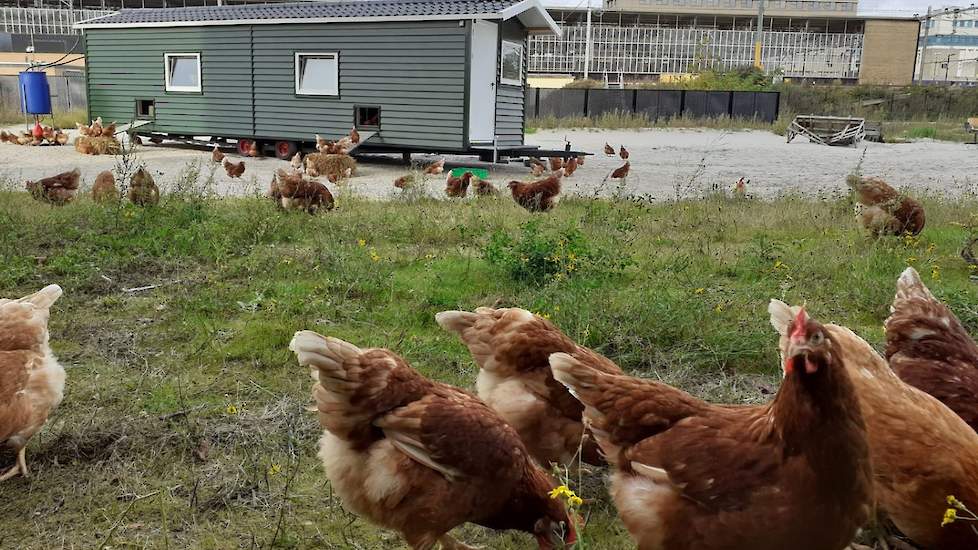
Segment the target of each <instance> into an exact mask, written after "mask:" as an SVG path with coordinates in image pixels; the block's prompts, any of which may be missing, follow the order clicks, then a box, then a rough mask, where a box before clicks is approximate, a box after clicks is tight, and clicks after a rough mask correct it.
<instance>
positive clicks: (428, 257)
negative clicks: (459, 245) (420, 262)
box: [424, 254, 435, 260]
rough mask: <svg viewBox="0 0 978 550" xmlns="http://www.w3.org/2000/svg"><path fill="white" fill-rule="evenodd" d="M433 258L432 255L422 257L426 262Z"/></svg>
mask: <svg viewBox="0 0 978 550" xmlns="http://www.w3.org/2000/svg"><path fill="white" fill-rule="evenodd" d="M434 257H435V255H434V254H425V256H424V259H426V260H430V259H432V258H434Z"/></svg>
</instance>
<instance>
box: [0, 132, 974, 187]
mask: <svg viewBox="0 0 978 550" xmlns="http://www.w3.org/2000/svg"><path fill="white" fill-rule="evenodd" d="M565 138H566V139H568V140H570V141H571V143H572V145H573V147H574V149H577V150H584V151H588V152H593V153H595V155H594V156H593V157H589V159H588V161H587V162H586V163H585V166H583V167H582V168H580V169H578V171H577V173H575V174H574V176H573V177H571V178H566V179H565V180H564V189H565V191H566V192H576V193H581V194H588V195H590V194H592V193H594V192H595V189H596V188H597V187H598V186H601V185H602V180H603V179H604V178H605V177H606V176H607V175H608V174H609V173H610V172H611V170H613V169H614V168H616V167H618V166H619V165H620V164H621V160H620V159H618V157H606V156H605V155H604V154H603V153H602V150H603V147H604V144H605V142H609V143H611V144H612V145H614V146H615V147H616V148H617V146H618V145H619V144H624V145H625V147H626V148H628V149H629V151H630V152H631V159H630V160H631V162H632V169H631V174H630V176H629V177H628V179H627V181H626V183H625V186H624V192H625V193H628V194H635V195H649V196H652V197H654V198H657V199H664V198H671V197H674V196H675V195H676V193H677V188H678V189H679V190H680V192H681V193H682V194H683V195H686V196H688V195H695V194H699V193H703V192H704V191H707V190H709V189H710V188H711V186H713V185H716V186H719V187H720V188H727V189H729V188H731V187H732V186H733V183H734V182H735V181H736V180H737V179H738V178H740V177H741V176H743V177H746V178H749V179H750V185H749V186H748V192H749V193H751V194H753V195H755V196H761V197H770V196H775V195H777V194H779V193H782V192H785V191H797V192H802V193H806V194H823V193H826V192H832V191H835V190H841V189H844V187H845V183H844V179H845V176H846V174H848V173H850V172H851V171H852V169H853V168H854V167H855V166H856V165H857V164H858V162H859V159H860V156H861V155H862V154H863V147H862V146H861V147H859V148H853V147H825V146H820V145H816V144H812V143H808V142H807V140H805V139H804V138H796V139H795V141H793V142H792V143H790V144H788V143H785V141H784V138H782V137H781V136H778V135H775V134H771V133H769V132H762V131H728V132H725V131H718V130H697V129H690V130H671V129H668V130H667V129H653V130H639V131H635V130H622V131H608V130H547V131H539V132H537V133H534V134H531V135H528V136H527V142H528V143H529V144H532V145H539V146H541V147H545V148H563V144H564V139H565ZM865 148H866V156H865V160H864V161H863V167H862V172H863V173H864V174H866V175H875V176H880V177H883V178H884V179H886V180H887V181H888V182H890V183H891V184H893V185H895V186H898V187H911V188H914V189H916V190H929V191H933V192H937V193H942V194H947V195H951V196H957V195H960V194H962V193H965V192H978V171H976V167H978V163H976V162H975V158H976V157H975V153H978V147H975V146H974V145H967V144H958V143H944V142H934V141H918V142H914V143H905V144H880V143H868V142H867V143H865ZM138 154H139V157H140V159H141V161H142V162H143V163H145V164H146V165H147V167H148V168H149V169H150V170H152V171H153V172H154V173H155V174H156V175H157V182H158V183H160V184H161V187H163V188H164V189H165V188H166V187H167V186H168V185H169V184H171V183H172V182H174V181H176V180H177V179H178V174H179V173H180V172H181V171H184V170H185V168H186V167H187V164H188V163H189V162H191V161H193V160H195V159H197V160H199V161H200V163H201V165H202V166H203V167H204V168H205V170H206V169H210V168H211V167H215V165H213V164H211V162H210V151H208V150H202V149H195V148H190V147H184V146H176V145H167V144H164V145H152V144H147V145H146V146H145V147H142V148H140V149H139V153H138ZM230 157H231V158H232V159H233V160H237V156H236V155H230ZM415 159H416V160H419V161H429V160H433V159H434V157H425V156H416V157H415ZM114 164H115V161H114V159H113V158H112V157H110V156H85V155H81V154H79V153H77V152H76V151H75V150H74V148H73V147H70V146H66V147H21V146H16V145H10V144H0V177H5V178H10V179H13V180H14V181H24V180H27V179H36V178H40V177H45V176H50V175H53V174H56V173H58V172H61V171H65V170H71V169H73V168H75V167H78V168H81V170H82V176H83V179H84V181H85V182H87V183H89V184H90V183H91V182H92V181H93V180H94V178H95V175H96V174H97V173H98V172H99V171H101V170H106V169H111V168H112V167H113V166H114ZM245 164H246V172H245V175H244V178H242V179H241V180H232V179H230V178H228V177H227V175H226V174H225V172H224V170H223V169H221V168H220V167H217V170H216V171H215V181H216V187H217V189H216V191H217V193H219V194H221V195H236V194H246V193H250V192H254V190H256V189H262V190H264V189H266V188H267V185H268V182H269V181H270V180H271V176H272V173H273V172H274V171H275V170H276V169H277V168H280V167H287V166H288V163H287V162H285V161H280V160H277V159H275V158H273V157H272V158H263V159H245ZM448 166H449V167H451V166H483V167H487V168H490V170H491V171H492V177H491V179H492V181H493V182H494V183H496V185H497V186H500V187H502V186H504V185H505V183H506V182H507V181H509V180H510V179H520V178H524V177H526V176H527V169H526V168H524V167H523V166H522V164H519V163H514V164H509V165H497V166H494V167H493V166H486V165H483V164H481V163H479V162H478V161H477V160H475V159H474V158H472V157H448ZM406 171H407V168H406V167H405V166H404V165H403V164H401V163H400V158H399V157H385V156H379V155H376V156H368V157H363V158H361V159H360V164H359V168H358V174H357V176H356V177H354V178H353V179H352V180H351V182H350V184H351V189H353V190H355V191H356V192H358V193H361V194H363V195H366V196H369V197H375V198H385V197H389V196H391V194H392V193H393V187H392V185H391V183H392V182H393V180H394V179H395V178H396V177H398V176H400V175H402V174H404V173H406ZM431 181H432V183H431V189H432V190H433V191H440V190H441V179H440V177H439V178H433V179H432V180H431ZM602 190H603V192H605V193H610V192H613V191H614V190H615V189H614V188H613V186H611V185H606V186H603V187H602Z"/></svg>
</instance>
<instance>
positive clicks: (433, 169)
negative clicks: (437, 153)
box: [424, 159, 445, 176]
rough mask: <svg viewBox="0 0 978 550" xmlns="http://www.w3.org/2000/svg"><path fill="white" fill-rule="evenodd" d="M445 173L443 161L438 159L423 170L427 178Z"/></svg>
mask: <svg viewBox="0 0 978 550" xmlns="http://www.w3.org/2000/svg"><path fill="white" fill-rule="evenodd" d="M444 171H445V159H438V160H436V161H435V162H433V163H431V164H429V165H428V167H427V168H425V169H424V173H425V174H428V175H429V176H437V175H438V174H441V173H442V172H444Z"/></svg>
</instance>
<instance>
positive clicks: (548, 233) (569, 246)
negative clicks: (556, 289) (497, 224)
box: [483, 220, 631, 283]
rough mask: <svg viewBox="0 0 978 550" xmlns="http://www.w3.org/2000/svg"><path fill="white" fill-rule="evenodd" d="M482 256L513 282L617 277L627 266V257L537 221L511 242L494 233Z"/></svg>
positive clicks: (524, 226) (575, 232)
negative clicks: (582, 275) (601, 274)
mask: <svg viewBox="0 0 978 550" xmlns="http://www.w3.org/2000/svg"><path fill="white" fill-rule="evenodd" d="M483 253H484V255H485V258H486V260H487V261H488V262H489V263H490V264H492V265H496V266H500V267H502V268H504V269H505V270H506V271H507V272H508V273H509V275H510V277H512V278H513V279H514V280H517V281H525V282H534V283H541V282H545V281H548V280H555V281H559V280H562V279H565V278H570V277H572V276H574V275H575V274H577V273H580V272H582V271H588V272H590V273H591V274H594V272H596V271H603V272H606V273H619V272H621V271H622V270H623V269H624V268H625V267H627V266H628V265H630V264H631V259H630V257H628V255H627V254H624V253H621V252H619V253H613V252H612V251H610V250H609V249H607V248H605V247H600V246H596V245H595V244H594V243H593V242H591V241H589V239H588V238H587V236H586V235H585V234H584V233H583V232H582V231H581V230H580V229H578V228H577V227H573V226H570V227H562V228H555V229H546V228H544V227H543V226H542V224H541V220H531V221H528V222H526V223H524V224H522V225H521V226H520V232H519V235H518V236H517V237H515V238H514V237H512V236H510V235H509V234H508V233H506V232H504V231H501V230H497V231H496V232H494V233H493V234H492V235H491V236H490V238H489V244H488V245H486V247H485V248H484V250H483Z"/></svg>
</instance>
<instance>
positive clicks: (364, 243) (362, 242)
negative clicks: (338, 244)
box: [357, 239, 367, 248]
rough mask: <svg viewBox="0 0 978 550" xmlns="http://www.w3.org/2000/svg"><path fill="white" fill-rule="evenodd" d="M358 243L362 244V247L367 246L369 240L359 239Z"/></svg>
mask: <svg viewBox="0 0 978 550" xmlns="http://www.w3.org/2000/svg"><path fill="white" fill-rule="evenodd" d="M357 244H358V245H360V247H361V248H362V247H364V246H367V241H365V240H363V239H360V240H359V241H357Z"/></svg>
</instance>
